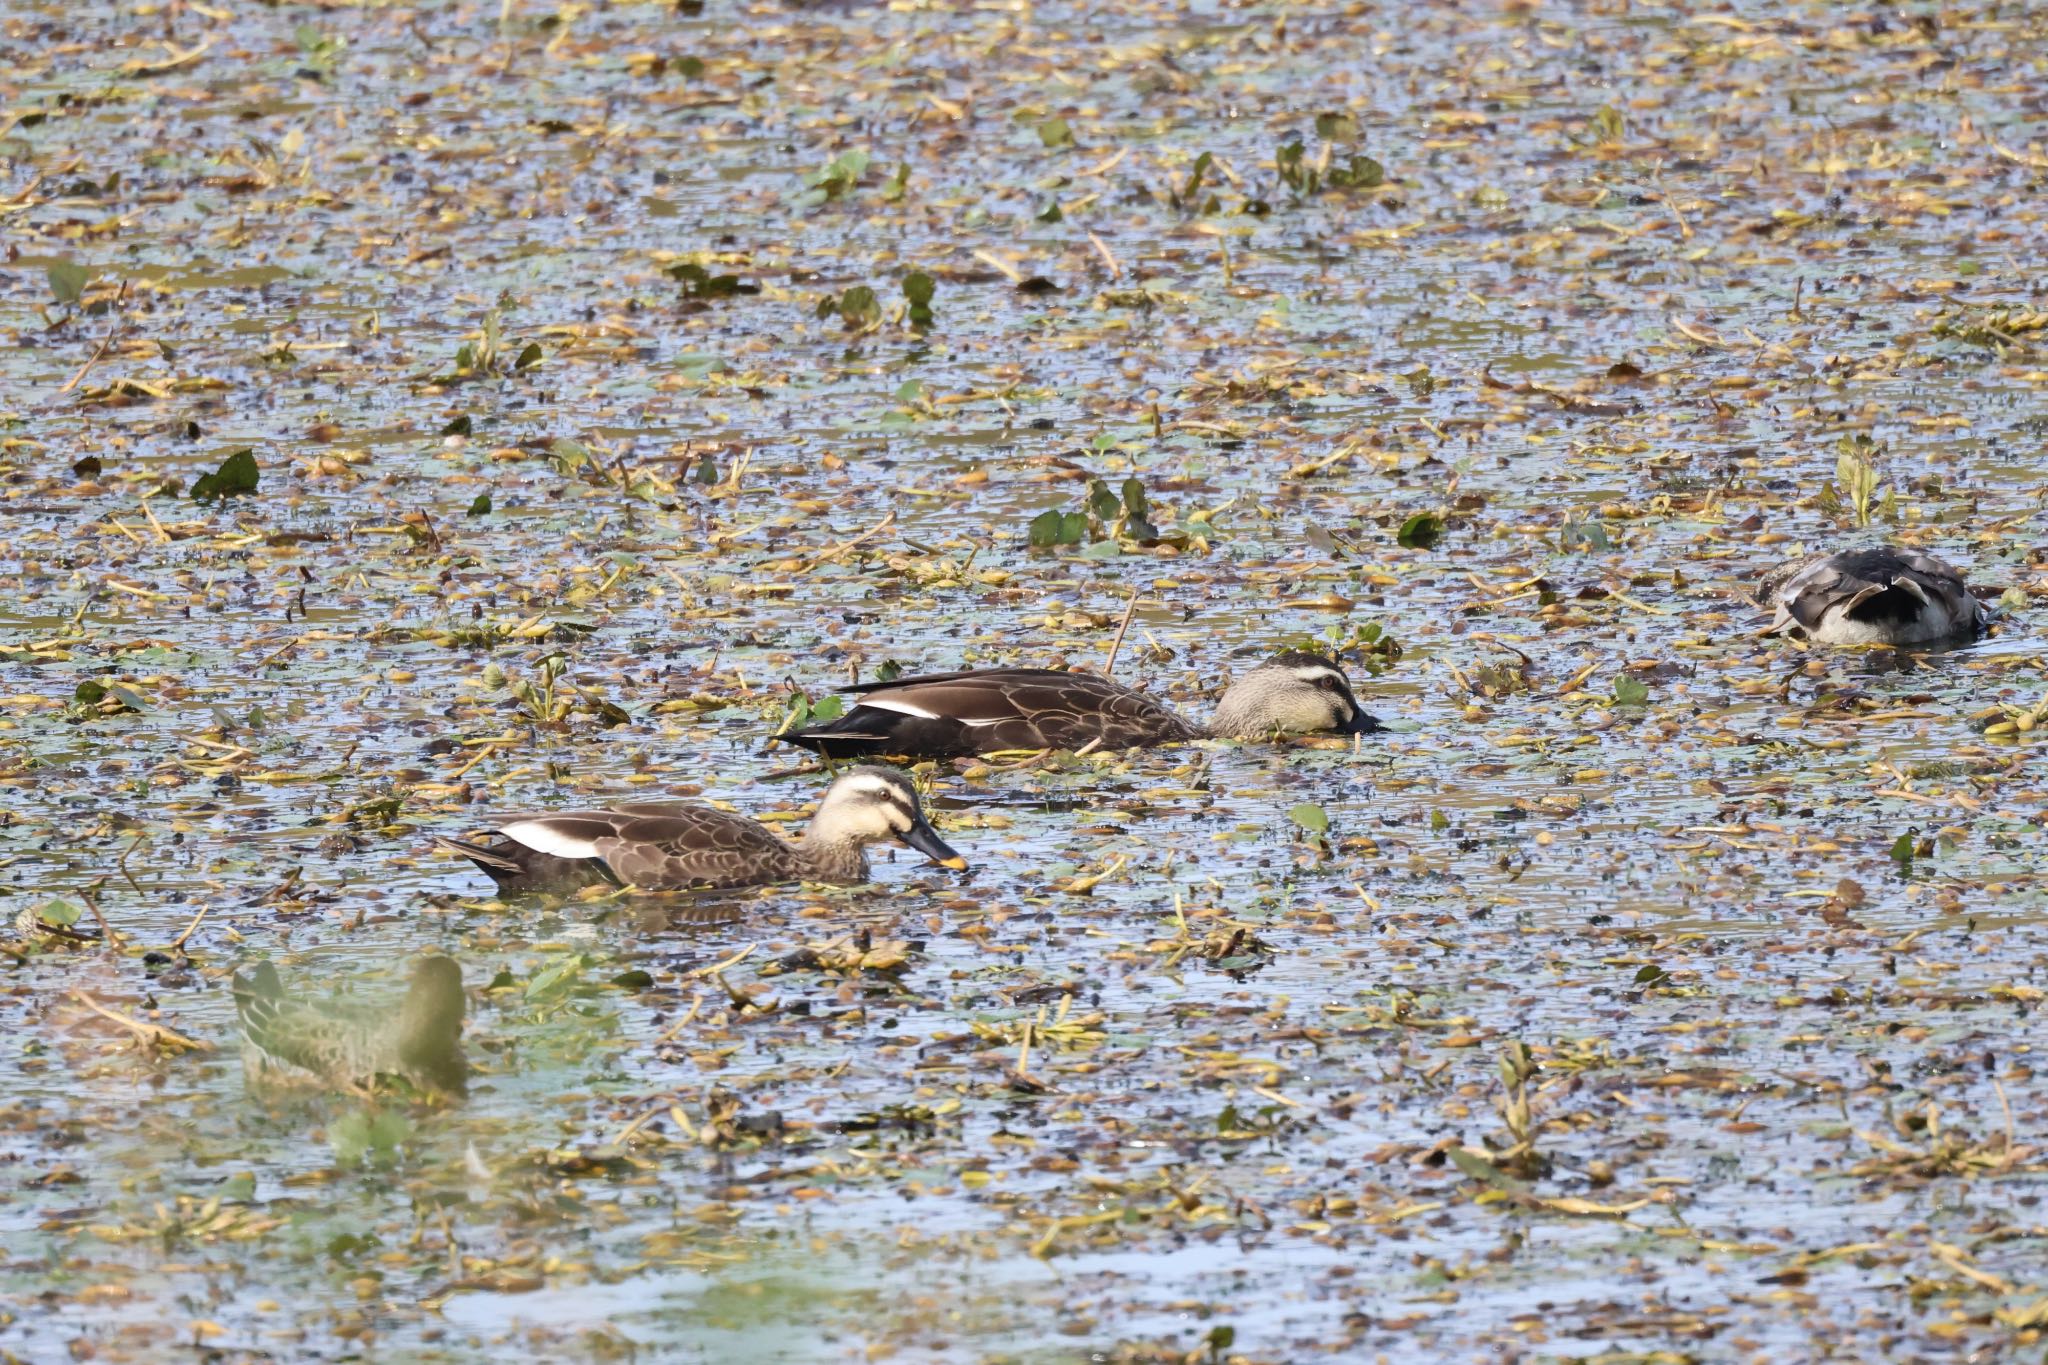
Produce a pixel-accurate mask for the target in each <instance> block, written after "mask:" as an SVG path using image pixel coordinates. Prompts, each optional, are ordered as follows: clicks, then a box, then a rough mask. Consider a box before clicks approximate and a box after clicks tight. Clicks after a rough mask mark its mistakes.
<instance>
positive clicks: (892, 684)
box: [779, 649, 1380, 758]
mask: <svg viewBox="0 0 2048 1365" xmlns="http://www.w3.org/2000/svg"><path fill="white" fill-rule="evenodd" d="M846 690H847V691H849V692H854V693H857V694H859V697H860V700H859V701H858V702H857V703H856V704H855V705H854V707H853V708H852V709H851V710H849V711H848V712H847V713H846V714H845V715H843V716H840V717H839V718H838V719H836V720H832V721H828V722H826V723H825V724H823V725H813V726H811V727H810V728H808V729H804V730H796V731H792V732H790V733H788V734H785V735H781V736H779V738H781V739H784V740H787V741H788V742H789V743H791V744H800V745H802V746H803V747H804V748H806V749H812V750H815V751H816V752H818V753H821V754H824V755H826V756H828V757H831V758H850V757H856V756H861V755H868V754H905V755H911V756H915V757H919V758H955V757H962V756H965V755H968V754H985V753H993V752H995V751H997V750H1001V749H1083V748H1100V749H1138V748H1149V747H1151V746H1153V745H1157V744H1178V743H1181V742H1183V741H1186V740H1191V739H1202V738H1205V737H1206V738H1213V739H1264V738H1268V737H1270V736H1273V735H1276V734H1307V733H1313V732H1316V731H1322V730H1334V731H1336V732H1338V733H1339V734H1346V735H1369V734H1372V733H1374V732H1375V731H1377V730H1379V729H1380V723H1379V722H1378V721H1376V720H1374V719H1373V718H1372V717H1371V716H1368V715H1366V714H1365V712H1364V711H1363V710H1362V709H1360V707H1359V705H1358V698H1357V697H1355V696H1353V695H1352V693H1351V682H1350V680H1349V679H1348V678H1346V677H1345V676H1344V671H1343V670H1342V669H1341V668H1339V667H1337V665H1336V664H1334V663H1332V662H1330V660H1328V659H1326V658H1324V657H1323V656H1322V655H1320V654H1311V653H1308V652H1306V651H1303V650H1293V649H1290V650H1284V651H1282V652H1281V653H1279V654H1275V655H1274V656H1273V657H1272V658H1270V659H1268V660H1266V661H1265V662H1264V663H1262V664H1260V665H1259V666H1258V667H1257V668H1254V669H1253V670H1252V671H1251V672H1249V673H1247V674H1245V675H1244V676H1243V677H1242V678H1239V679H1238V680H1237V681H1236V682H1235V683H1232V684H1231V686H1230V690H1228V691H1227V692H1225V693H1224V694H1223V700H1222V701H1221V702H1220V703H1218V704H1217V707H1216V714H1215V716H1214V718H1212V719H1211V720H1210V721H1209V723H1208V724H1207V725H1199V724H1196V723H1195V722H1193V721H1190V720H1187V719H1185V718H1183V717H1181V716H1179V715H1177V714H1176V713H1175V712H1174V711H1172V710H1171V709H1170V708H1168V707H1167V706H1166V705H1165V704H1163V703H1162V702H1160V701H1158V700H1157V699H1155V698H1153V697H1150V696H1147V695H1146V694H1145V693H1143V692H1138V691H1134V690H1133V689H1131V688H1128V687H1125V686H1124V685H1123V684H1121V683H1117V682H1112V681H1111V680H1110V679H1108V678H1105V677H1103V676H1102V675H1101V674H1099V673H1069V672H1064V671H1062V670H1060V669H1056V668H983V669H972V670H969V671H966V672H961V673H927V674H925V675H923V676H921V677H916V678H893V679H891V680H890V681H888V682H873V683H863V684H861V685H859V686H857V687H849V688H847V689H846Z"/></svg>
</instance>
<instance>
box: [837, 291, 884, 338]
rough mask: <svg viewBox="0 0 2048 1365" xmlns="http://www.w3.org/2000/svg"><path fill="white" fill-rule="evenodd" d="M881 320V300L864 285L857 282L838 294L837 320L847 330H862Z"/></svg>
mask: <svg viewBox="0 0 2048 1365" xmlns="http://www.w3.org/2000/svg"><path fill="white" fill-rule="evenodd" d="M881 320H882V301H881V300H880V299H878V298H876V297H875V291H874V290H872V289H870V288H868V287H867V286H866V285H864V284H857V285H855V286H853V288H851V289H849V290H847V291H846V292H845V293H844V294H841V295H840V296H839V321H840V323H841V324H842V325H843V326H844V327H845V328H846V330H847V331H849V332H858V331H863V330H865V329H867V328H869V327H873V326H875V325H877V324H878V323H880V322H881Z"/></svg>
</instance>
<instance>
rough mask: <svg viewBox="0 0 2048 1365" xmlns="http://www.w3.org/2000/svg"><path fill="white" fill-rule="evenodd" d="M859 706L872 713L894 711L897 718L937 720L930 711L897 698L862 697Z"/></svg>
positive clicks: (936, 715) (934, 712)
mask: <svg viewBox="0 0 2048 1365" xmlns="http://www.w3.org/2000/svg"><path fill="white" fill-rule="evenodd" d="M860 704H861V705H862V706H865V707H867V708H868V709H870V710H873V711H894V712H895V713H896V714H897V715H899V716H916V717H917V718H918V719H919V720H937V719H938V718H939V713H938V712H936V711H930V710H927V709H925V708H924V707H922V706H918V705H916V704H915V703H912V702H907V701H903V700H902V699H900V698H897V697H862V698H861V699H860Z"/></svg>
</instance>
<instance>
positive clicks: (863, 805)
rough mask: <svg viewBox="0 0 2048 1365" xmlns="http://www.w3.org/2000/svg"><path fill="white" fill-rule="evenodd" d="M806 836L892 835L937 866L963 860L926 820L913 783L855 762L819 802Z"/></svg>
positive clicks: (835, 839) (856, 839) (863, 841)
mask: <svg viewBox="0 0 2048 1365" xmlns="http://www.w3.org/2000/svg"><path fill="white" fill-rule="evenodd" d="M809 837H810V838H813V839H817V840H819V841H821V842H823V843H828V844H835V843H836V844H851V845H854V846H856V847H865V846H867V845H868V844H873V843H879V842H881V841H882V840H884V839H894V840H896V841H898V842H899V843H902V844H904V845H906V846H907V847H910V848H914V849H916V850H917V851H918V852H919V853H922V854H924V855H925V856H926V857H927V858H930V859H931V860H932V861H933V862H935V863H938V864H940V865H941V866H944V867H951V868H956V869H957V868H964V867H966V866H967V861H966V859H964V858H962V857H961V856H960V855H959V854H958V853H955V852H954V851H953V850H952V849H951V848H949V847H948V846H947V845H946V843H945V841H944V840H942V839H940V838H939V836H938V834H937V832H936V831H934V830H933V829H932V827H931V825H930V824H929V823H928V822H927V821H926V820H925V818H924V812H923V810H922V809H920V808H919V806H918V803H917V791H916V789H915V788H913V787H912V786H911V785H910V783H909V781H908V780H907V779H905V778H904V777H903V776H902V774H900V773H897V772H893V771H890V770H888V769H881V768H856V769H854V770H853V771H852V772H850V773H848V774H846V775H845V776H844V777H842V778H840V779H839V780H838V781H837V782H834V783H833V784H832V786H831V788H830V789H829V790H827V791H826V793H825V799H824V800H823V801H821V802H820V803H819V804H818V813H817V815H816V816H814V817H813V818H812V820H811V833H810V835H809Z"/></svg>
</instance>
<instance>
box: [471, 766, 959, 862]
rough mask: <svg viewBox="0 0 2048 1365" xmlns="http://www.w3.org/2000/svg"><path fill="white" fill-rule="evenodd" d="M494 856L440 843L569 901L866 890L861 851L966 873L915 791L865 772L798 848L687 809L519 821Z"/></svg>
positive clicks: (843, 782) (846, 785) (870, 769)
mask: <svg viewBox="0 0 2048 1365" xmlns="http://www.w3.org/2000/svg"><path fill="white" fill-rule="evenodd" d="M494 832H495V833H496V834H497V835H498V838H497V840H496V842H494V843H490V844H478V843H470V842H467V841H464V840H460V839H445V838H444V839H437V840H436V842H437V843H439V844H440V845H441V846H442V847H444V848H449V849H452V850H454V851H455V852H457V853H460V854H461V855H462V856H463V857H465V858H468V859H469V860H470V861H471V862H473V863H475V864H476V865H477V866H478V867H480V868H482V869H483V870H484V871H485V872H486V873H488V874H489V875H490V877H491V879H492V880H493V881H495V882H496V883H497V884H498V890H499V891H500V892H502V893H505V894H516V893H521V892H531V891H548V892H554V893H557V894H564V893H567V892H571V891H576V890H580V889H581V888H583V887H586V886H599V885H606V884H609V885H613V886H635V887H639V888H640V889H641V890H644V891H672V890H679V889H682V888H684V887H707V888H710V887H734V886H764V885H769V884H771V883H775V882H793V881H816V882H838V883H841V884H846V885H851V884H854V883H857V882H864V881H866V880H867V879H868V859H867V851H866V850H867V846H868V845H869V844H872V843H876V842H879V841H880V840H883V839H895V840H898V841H899V842H901V843H903V844H905V845H907V846H909V847H910V848H913V849H916V850H917V851H918V852H919V853H922V854H924V855H925V856H926V857H927V858H930V859H931V860H932V861H933V862H935V863H938V864H939V865H940V866H942V867H950V868H954V869H956V870H958V869H961V868H964V867H966V866H967V862H966V860H965V859H963V858H962V857H961V856H960V855H959V854H957V853H955V852H954V851H953V850H952V849H951V848H949V847H947V845H946V843H945V841H944V840H942V839H940V838H939V836H938V834H937V832H936V831H934V830H933V829H932V827H931V824H930V823H929V822H928V821H927V820H926V819H925V817H924V811H923V809H922V808H921V807H920V806H919V805H918V800H917V789H916V788H915V787H913V786H912V785H911V784H910V779H909V778H907V777H905V776H904V775H903V774H902V773H900V772H898V771H897V770H896V769H894V768H885V767H879V766H871V765H870V766H862V767H859V768H855V769H852V770H851V771H849V772H847V773H844V774H842V775H841V776H840V777H839V778H838V780H837V781H835V782H833V784H832V785H831V786H830V787H829V788H827V789H826V792H825V795H824V798H823V800H821V801H820V802H819V804H818V813H817V814H816V815H815V816H813V817H812V818H811V823H810V827H809V828H808V829H807V830H805V832H804V836H803V838H802V840H800V841H798V842H794V843H793V842H791V841H789V840H787V839H784V838H782V837H781V836H779V835H777V834H775V833H774V832H773V831H771V830H769V829H768V828H767V827H766V826H765V825H761V824H758V823H756V822H755V821H753V820H749V819H747V818H746V817H745V816H743V815H733V814H731V813H729V812H727V811H722V810H714V809H713V808H711V807H709V806H695V805H689V804H687V803H683V802H649V803H639V804H631V805H620V806H609V807H606V808H604V809H601V810H576V811H555V812H550V813H547V814H541V815H515V816H509V817H507V818H506V819H504V820H501V821H499V822H498V824H497V825H496V826H495V827H494Z"/></svg>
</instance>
